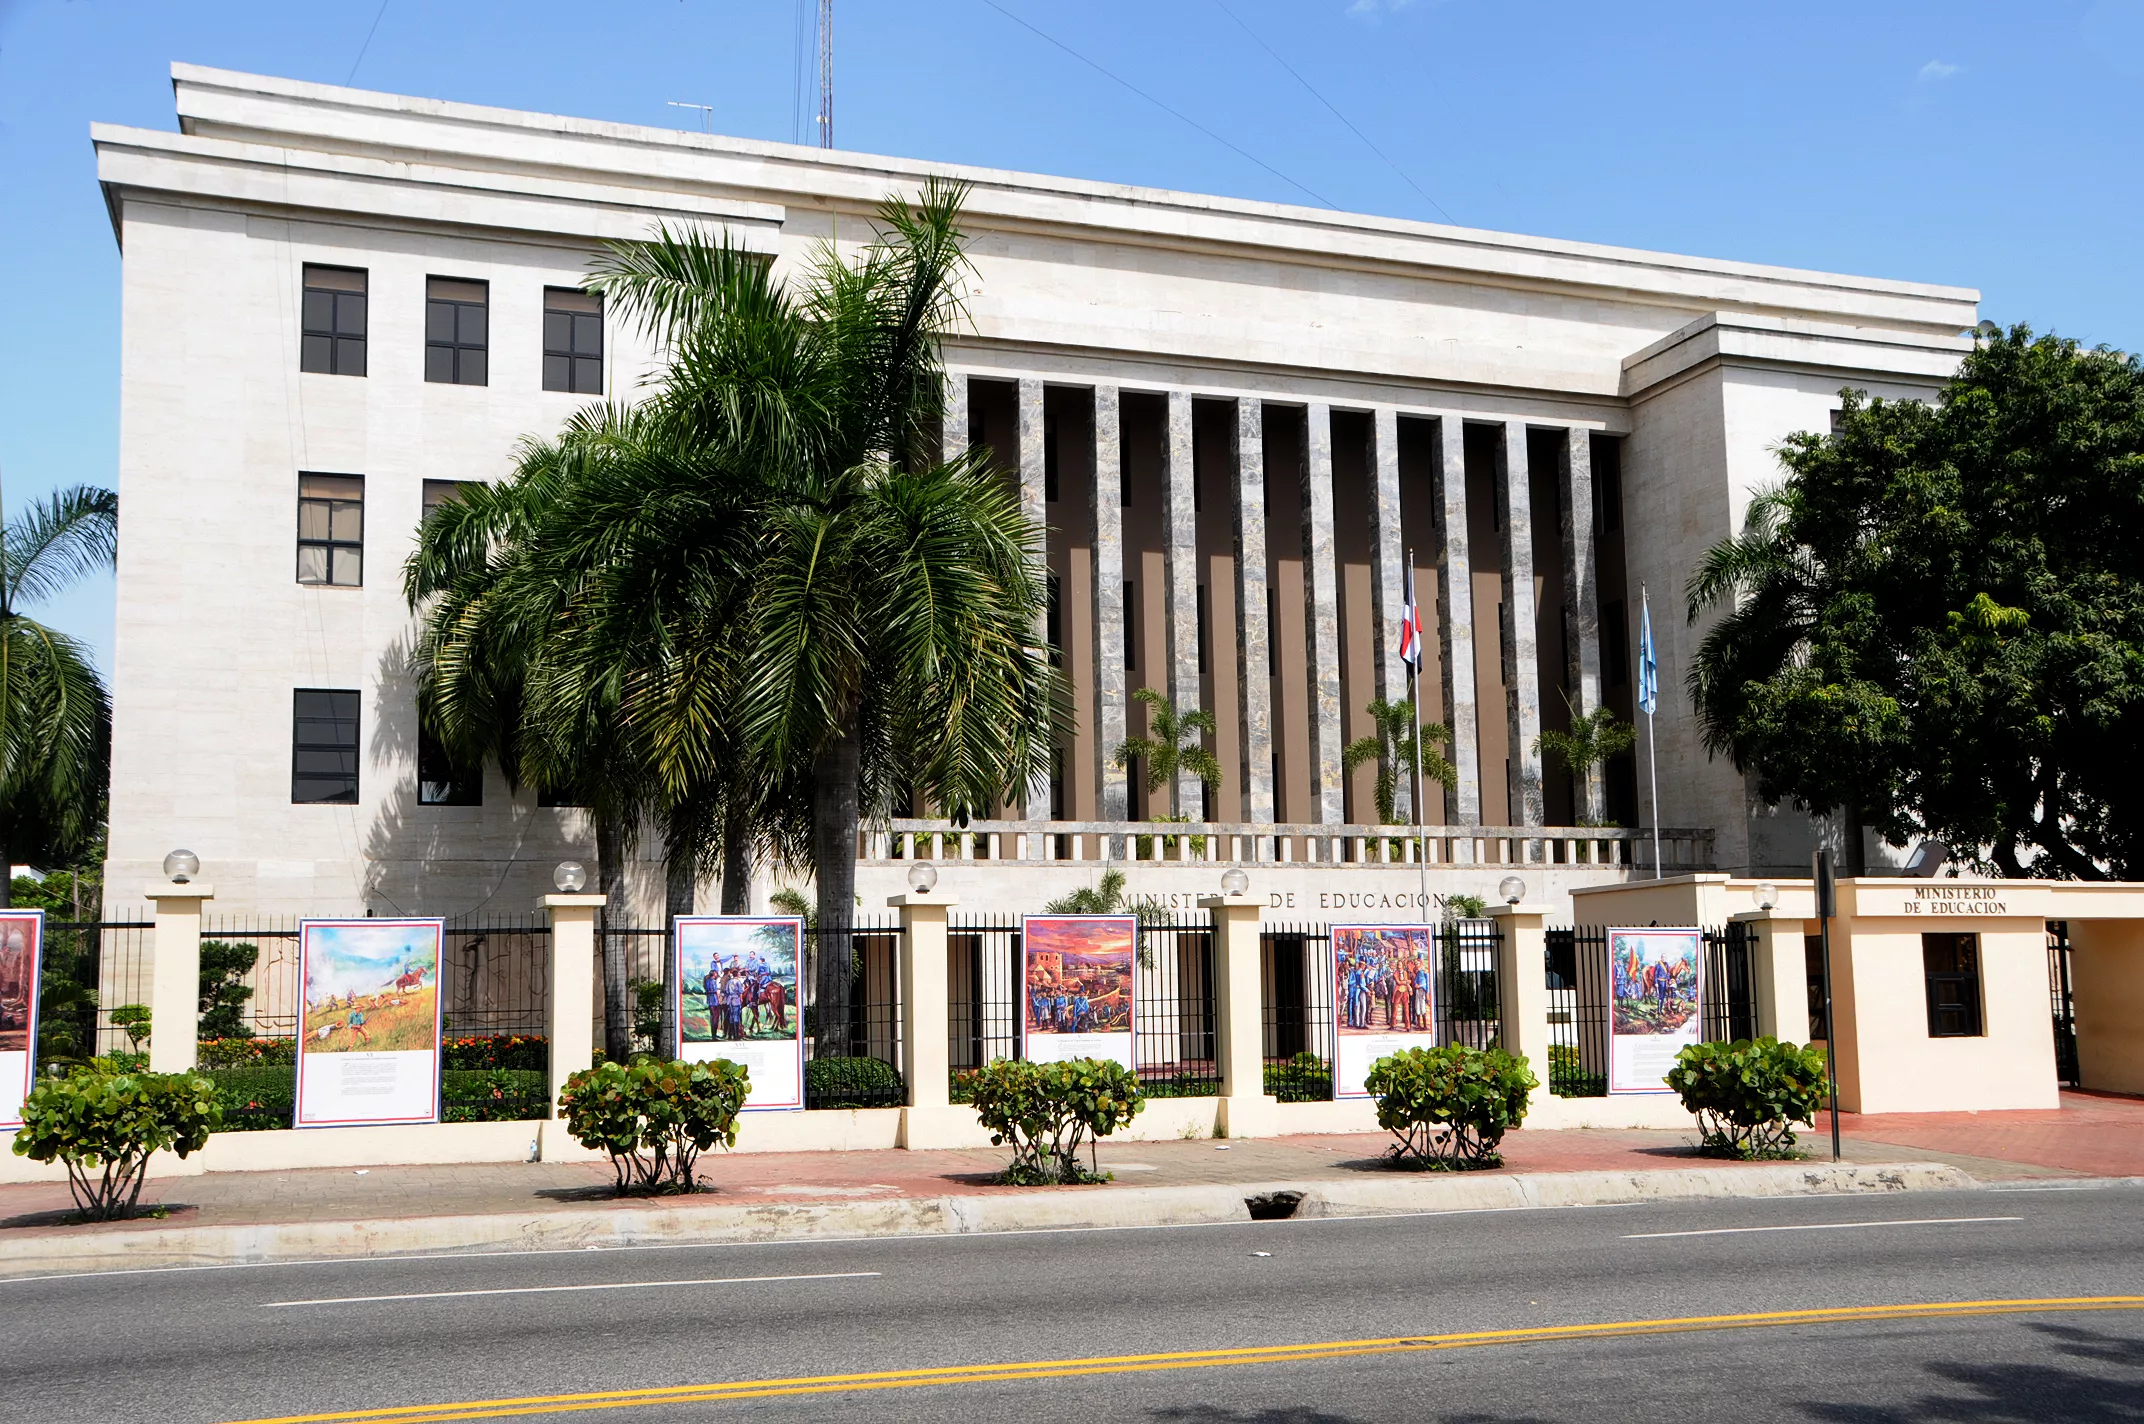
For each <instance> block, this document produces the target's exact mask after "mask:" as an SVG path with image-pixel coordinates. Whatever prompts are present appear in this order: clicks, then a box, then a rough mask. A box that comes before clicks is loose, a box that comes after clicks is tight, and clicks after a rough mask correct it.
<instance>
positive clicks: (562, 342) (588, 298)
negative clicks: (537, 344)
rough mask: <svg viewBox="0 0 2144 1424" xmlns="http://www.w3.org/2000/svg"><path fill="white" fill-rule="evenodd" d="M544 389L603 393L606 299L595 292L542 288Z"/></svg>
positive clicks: (582, 394) (578, 392)
mask: <svg viewBox="0 0 2144 1424" xmlns="http://www.w3.org/2000/svg"><path fill="white" fill-rule="evenodd" d="M543 388H544V389H545V390H547V391H569V392H571V393H572V394H574V395H581V396H599V395H601V394H603V298H601V297H600V296H597V295H596V294H595V293H594V292H581V291H576V290H574V289H573V288H571V287H546V288H544V289H543Z"/></svg>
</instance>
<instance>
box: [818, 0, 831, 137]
mask: <svg viewBox="0 0 2144 1424" xmlns="http://www.w3.org/2000/svg"><path fill="white" fill-rule="evenodd" d="M818 122H819V147H821V148H832V147H833V146H834V0H819V120H818Z"/></svg>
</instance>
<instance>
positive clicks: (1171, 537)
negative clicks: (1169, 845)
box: [1162, 391, 1205, 821]
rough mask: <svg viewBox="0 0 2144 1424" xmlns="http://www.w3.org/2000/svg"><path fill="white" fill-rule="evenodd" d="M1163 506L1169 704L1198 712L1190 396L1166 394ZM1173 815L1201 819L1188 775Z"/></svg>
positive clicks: (1200, 799) (1196, 789)
mask: <svg viewBox="0 0 2144 1424" xmlns="http://www.w3.org/2000/svg"><path fill="white" fill-rule="evenodd" d="M1164 453H1165V456H1166V458H1167V460H1168V471H1167V477H1166V478H1167V483H1166V484H1165V486H1164V492H1165V500H1166V503H1165V504H1164V506H1163V516H1162V517H1163V519H1164V521H1165V522H1164V524H1163V528H1162V537H1163V539H1164V540H1165V541H1166V542H1165V553H1164V558H1163V569H1164V578H1165V584H1164V587H1165V588H1166V591H1167V592H1166V601H1167V603H1168V615H1169V700H1170V701H1172V702H1174V703H1175V704H1176V710H1177V712H1178V713H1184V712H1192V711H1196V710H1198V707H1199V705H1200V704H1199V547H1198V532H1199V525H1198V492H1197V489H1196V486H1195V484H1194V482H1195V481H1196V480H1197V479H1198V471H1197V467H1196V465H1195V464H1194V462H1193V458H1192V433H1191V392H1189V391H1170V392H1169V423H1168V439H1167V442H1166V446H1165V450H1164ZM1176 803H1177V810H1178V811H1179V812H1181V813H1182V814H1184V815H1186V816H1189V817H1190V818H1191V819H1192V820H1194V821H1199V820H1204V819H1205V814H1204V794H1203V791H1202V788H1201V786H1200V783H1199V779H1198V778H1197V777H1196V776H1193V775H1192V774H1191V773H1190V772H1188V771H1179V772H1178V773H1177V775H1176Z"/></svg>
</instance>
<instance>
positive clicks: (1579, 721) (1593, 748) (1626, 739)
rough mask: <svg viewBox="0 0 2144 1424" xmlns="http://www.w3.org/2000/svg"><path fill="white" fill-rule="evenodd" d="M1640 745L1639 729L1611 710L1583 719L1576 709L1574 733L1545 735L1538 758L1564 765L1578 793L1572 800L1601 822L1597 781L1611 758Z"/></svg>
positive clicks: (1540, 740) (1537, 747)
mask: <svg viewBox="0 0 2144 1424" xmlns="http://www.w3.org/2000/svg"><path fill="white" fill-rule="evenodd" d="M1565 705H1566V706H1568V705H1569V699H1568V698H1566V699H1565ZM1637 744H1638V729H1637V728H1636V727H1633V726H1631V725H1630V723H1628V722H1624V721H1619V720H1618V719H1617V718H1616V715H1615V713H1614V712H1613V711H1612V710H1610V709H1609V708H1606V707H1596V708H1594V709H1593V710H1592V711H1591V712H1587V713H1584V714H1583V715H1581V714H1580V713H1579V712H1577V711H1576V710H1575V709H1574V710H1573V711H1572V713H1571V729H1570V730H1569V731H1568V732H1558V731H1545V732H1543V733H1542V734H1541V735H1540V736H1538V737H1535V738H1534V754H1535V755H1536V756H1542V755H1546V756H1553V757H1554V758H1556V760H1558V761H1560V762H1562V763H1563V769H1564V770H1565V771H1568V772H1569V773H1570V774H1571V779H1572V782H1573V785H1574V789H1575V790H1576V792H1577V794H1576V795H1575V796H1574V797H1573V798H1572V800H1573V801H1574V802H1575V803H1576V804H1577V805H1579V806H1580V807H1581V808H1584V809H1583V810H1582V812H1581V814H1583V815H1585V816H1587V817H1588V818H1589V819H1593V820H1597V819H1599V817H1598V814H1597V813H1598V808H1597V807H1596V806H1595V805H1594V804H1593V800H1594V798H1593V793H1592V790H1591V788H1592V787H1593V785H1594V783H1595V778H1596V777H1597V776H1598V775H1599V773H1600V772H1601V770H1602V769H1603V768H1604V767H1606V766H1607V765H1608V762H1609V759H1610V758H1612V757H1616V756H1619V755H1621V754H1622V753H1624V752H1627V751H1629V750H1630V749H1631V748H1632V747H1634V746H1636V745H1637ZM1580 824H1585V822H1581V823H1580Z"/></svg>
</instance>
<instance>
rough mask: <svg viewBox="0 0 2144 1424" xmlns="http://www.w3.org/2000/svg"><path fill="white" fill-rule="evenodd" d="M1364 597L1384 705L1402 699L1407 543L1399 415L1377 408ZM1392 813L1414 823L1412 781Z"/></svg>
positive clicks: (1406, 779)
mask: <svg viewBox="0 0 2144 1424" xmlns="http://www.w3.org/2000/svg"><path fill="white" fill-rule="evenodd" d="M1370 431H1371V434H1370V442H1371V450H1370V471H1371V476H1372V485H1371V490H1370V598H1371V601H1372V602H1373V603H1374V604H1375V605H1376V627H1375V629H1374V631H1373V634H1372V636H1374V637H1375V638H1376V640H1377V649H1376V652H1377V695H1378V696H1379V697H1382V698H1383V699H1384V700H1385V701H1387V702H1399V701H1402V700H1403V699H1405V697H1406V696H1407V664H1406V663H1404V662H1402V661H1401V660H1400V624H1401V622H1402V620H1404V619H1405V618H1406V616H1407V544H1406V540H1405V538H1404V537H1403V535H1402V533H1401V529H1400V413H1399V412H1398V411H1397V410H1395V409H1393V408H1392V407H1391V406H1379V407H1378V408H1377V409H1376V410H1375V411H1374V412H1372V414H1371V420H1370ZM1393 809H1394V810H1396V811H1397V812H1398V813H1399V818H1400V819H1401V820H1402V821H1411V820H1413V819H1414V785H1413V778H1412V777H1410V776H1402V777H1401V778H1400V783H1399V794H1398V796H1397V797H1396V798H1395V799H1394V803H1393Z"/></svg>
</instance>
